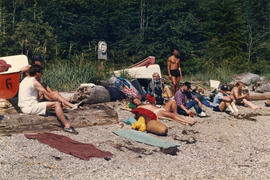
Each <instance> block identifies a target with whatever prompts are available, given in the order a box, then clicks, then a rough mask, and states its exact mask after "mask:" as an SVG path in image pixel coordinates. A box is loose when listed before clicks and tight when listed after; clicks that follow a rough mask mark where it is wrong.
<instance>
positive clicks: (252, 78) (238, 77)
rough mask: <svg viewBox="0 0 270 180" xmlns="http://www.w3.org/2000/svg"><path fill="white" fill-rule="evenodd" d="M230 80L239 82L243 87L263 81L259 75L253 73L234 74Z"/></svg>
mask: <svg viewBox="0 0 270 180" xmlns="http://www.w3.org/2000/svg"><path fill="white" fill-rule="evenodd" d="M232 79H233V80H234V81H241V82H243V83H244V84H245V85H251V84H253V83H254V82H258V81H263V80H264V78H263V77H260V76H259V75H257V74H253V73H242V74H235V75H233V76H232Z"/></svg>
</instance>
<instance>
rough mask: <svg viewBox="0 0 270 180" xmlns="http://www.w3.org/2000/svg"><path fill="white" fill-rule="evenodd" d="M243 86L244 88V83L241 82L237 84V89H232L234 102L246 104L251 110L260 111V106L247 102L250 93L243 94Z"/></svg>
mask: <svg viewBox="0 0 270 180" xmlns="http://www.w3.org/2000/svg"><path fill="white" fill-rule="evenodd" d="M243 86H244V83H243V82H241V81H238V82H237V83H236V84H235V87H234V88H233V89H232V92H231V95H232V97H233V98H234V100H235V101H236V104H244V105H246V106H248V107H250V108H251V109H260V107H259V106H257V105H255V104H253V103H252V102H250V101H248V100H247V98H248V97H249V93H247V94H243V92H242V90H243Z"/></svg>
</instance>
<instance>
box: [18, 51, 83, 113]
mask: <svg viewBox="0 0 270 180" xmlns="http://www.w3.org/2000/svg"><path fill="white" fill-rule="evenodd" d="M34 64H35V65H39V66H41V67H43V64H44V60H43V58H42V57H41V56H38V55H35V56H34V57H33V60H32V65H28V66H26V67H24V68H22V69H21V74H22V76H23V78H25V77H27V76H29V70H30V68H31V66H33V65H34ZM40 83H41V82H40ZM41 85H42V86H43V87H44V88H45V89H46V90H47V91H48V92H49V93H51V94H53V98H54V99H52V97H49V96H47V95H46V94H44V93H43V92H41V91H39V101H45V100H47V101H59V102H61V103H62V105H63V106H67V107H69V108H71V109H72V110H75V109H77V108H78V106H79V104H71V103H70V102H69V101H68V100H67V99H65V98H64V97H63V96H61V94H60V93H59V92H58V91H52V90H51V88H50V87H49V86H48V85H47V84H45V83H41Z"/></svg>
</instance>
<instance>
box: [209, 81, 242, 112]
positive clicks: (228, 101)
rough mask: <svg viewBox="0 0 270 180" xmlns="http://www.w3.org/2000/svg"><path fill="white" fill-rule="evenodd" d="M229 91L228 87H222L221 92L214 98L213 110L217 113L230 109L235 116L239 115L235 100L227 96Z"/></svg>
mask: <svg viewBox="0 0 270 180" xmlns="http://www.w3.org/2000/svg"><path fill="white" fill-rule="evenodd" d="M228 91H229V90H228V87H227V86H226V85H222V86H221V87H220V92H219V93H218V94H217V95H216V96H215V97H214V101H213V104H214V108H213V110H214V111H217V112H223V111H225V110H226V109H227V107H228V108H229V109H230V111H231V112H232V113H233V114H237V113H238V109H237V108H236V106H235V100H234V98H232V97H231V96H229V95H228V94H227V92H228Z"/></svg>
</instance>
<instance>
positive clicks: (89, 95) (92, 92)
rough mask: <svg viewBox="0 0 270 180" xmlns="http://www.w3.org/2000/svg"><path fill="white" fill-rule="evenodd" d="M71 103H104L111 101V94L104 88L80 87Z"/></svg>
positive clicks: (95, 86)
mask: <svg viewBox="0 0 270 180" xmlns="http://www.w3.org/2000/svg"><path fill="white" fill-rule="evenodd" d="M70 101H71V102H80V101H83V102H84V103H86V104H96V103H104V102H109V101H110V93H109V91H108V90H107V89H106V88H104V87H103V86H97V85H94V86H80V87H79V88H78V89H77V90H76V92H75V93H74V94H73V96H72V97H71V98H70Z"/></svg>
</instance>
